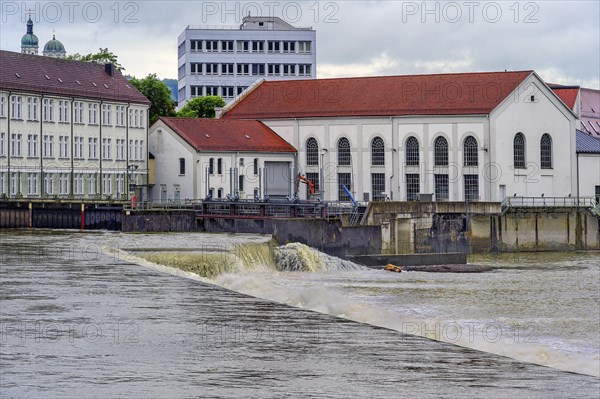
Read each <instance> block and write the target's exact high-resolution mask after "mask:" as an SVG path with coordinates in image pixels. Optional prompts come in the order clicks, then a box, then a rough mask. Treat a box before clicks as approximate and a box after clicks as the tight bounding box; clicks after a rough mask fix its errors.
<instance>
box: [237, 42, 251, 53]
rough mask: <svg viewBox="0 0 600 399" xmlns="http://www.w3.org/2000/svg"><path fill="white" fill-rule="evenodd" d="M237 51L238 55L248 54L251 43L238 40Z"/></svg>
mask: <svg viewBox="0 0 600 399" xmlns="http://www.w3.org/2000/svg"><path fill="white" fill-rule="evenodd" d="M237 51H238V53H247V52H249V51H250V42H249V41H247V40H238V41H237Z"/></svg>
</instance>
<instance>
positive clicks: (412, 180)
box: [406, 173, 421, 201]
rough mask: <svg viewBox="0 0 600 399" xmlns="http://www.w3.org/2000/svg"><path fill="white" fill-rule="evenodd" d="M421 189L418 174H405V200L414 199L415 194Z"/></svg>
mask: <svg viewBox="0 0 600 399" xmlns="http://www.w3.org/2000/svg"><path fill="white" fill-rule="evenodd" d="M420 190H421V184H420V180H419V175H418V174H416V173H415V174H407V175H406V200H407V201H416V200H417V195H418V194H419V192H420Z"/></svg>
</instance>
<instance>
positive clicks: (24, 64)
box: [0, 50, 150, 104]
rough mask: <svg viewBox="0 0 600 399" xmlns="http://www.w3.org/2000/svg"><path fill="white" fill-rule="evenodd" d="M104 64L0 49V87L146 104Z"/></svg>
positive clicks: (140, 96)
mask: <svg viewBox="0 0 600 399" xmlns="http://www.w3.org/2000/svg"><path fill="white" fill-rule="evenodd" d="M114 75H115V76H114V77H112V76H110V75H109V74H108V73H107V72H106V71H105V70H104V65H101V64H97V63H93V62H80V61H69V60H65V59H60V58H52V57H44V56H39V55H30V54H21V53H15V52H12V51H5V50H0V90H12V91H23V92H29V93H36V94H55V95H59V96H69V97H73V96H74V97H79V98H89V99H94V100H108V101H122V102H131V103H136V104H150V102H149V101H148V99H147V98H146V97H144V95H143V94H142V93H140V92H139V91H138V90H137V89H136V88H135V87H133V86H132V85H131V84H130V83H129V82H128V81H127V79H125V78H124V77H123V75H121V74H120V73H119V72H118V71H115V74H114Z"/></svg>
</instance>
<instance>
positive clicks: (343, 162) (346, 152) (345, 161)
mask: <svg viewBox="0 0 600 399" xmlns="http://www.w3.org/2000/svg"><path fill="white" fill-rule="evenodd" d="M337 149H338V165H340V166H350V141H348V139H347V138H345V137H342V138H341V139H339V140H338V145H337Z"/></svg>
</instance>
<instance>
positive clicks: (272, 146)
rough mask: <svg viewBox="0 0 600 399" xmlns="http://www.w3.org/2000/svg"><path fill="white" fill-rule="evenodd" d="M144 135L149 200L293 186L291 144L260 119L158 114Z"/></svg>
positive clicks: (248, 195) (287, 190)
mask: <svg viewBox="0 0 600 399" xmlns="http://www.w3.org/2000/svg"><path fill="white" fill-rule="evenodd" d="M149 141H150V146H149V150H150V153H151V154H153V155H154V157H155V160H154V166H155V167H154V169H155V171H154V180H155V183H156V184H155V185H154V186H153V188H152V191H151V195H150V197H151V200H152V201H154V202H161V203H164V202H167V201H175V202H179V201H185V200H203V199H207V198H208V199H213V200H225V199H227V198H240V199H255V198H260V199H264V198H265V197H266V196H269V197H271V198H277V197H282V198H283V197H287V196H290V195H291V193H292V191H293V184H294V177H293V176H292V173H293V171H294V170H295V159H296V150H295V149H294V148H293V147H292V146H291V145H289V144H288V143H287V142H285V141H284V140H283V139H282V138H281V137H279V136H277V134H275V132H273V131H272V130H270V129H269V128H267V127H266V126H265V125H263V124H262V123H260V122H257V121H225V120H214V119H199V118H164V117H162V118H160V119H159V120H158V121H157V122H156V123H155V124H153V125H152V127H151V129H150V136H149Z"/></svg>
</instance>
